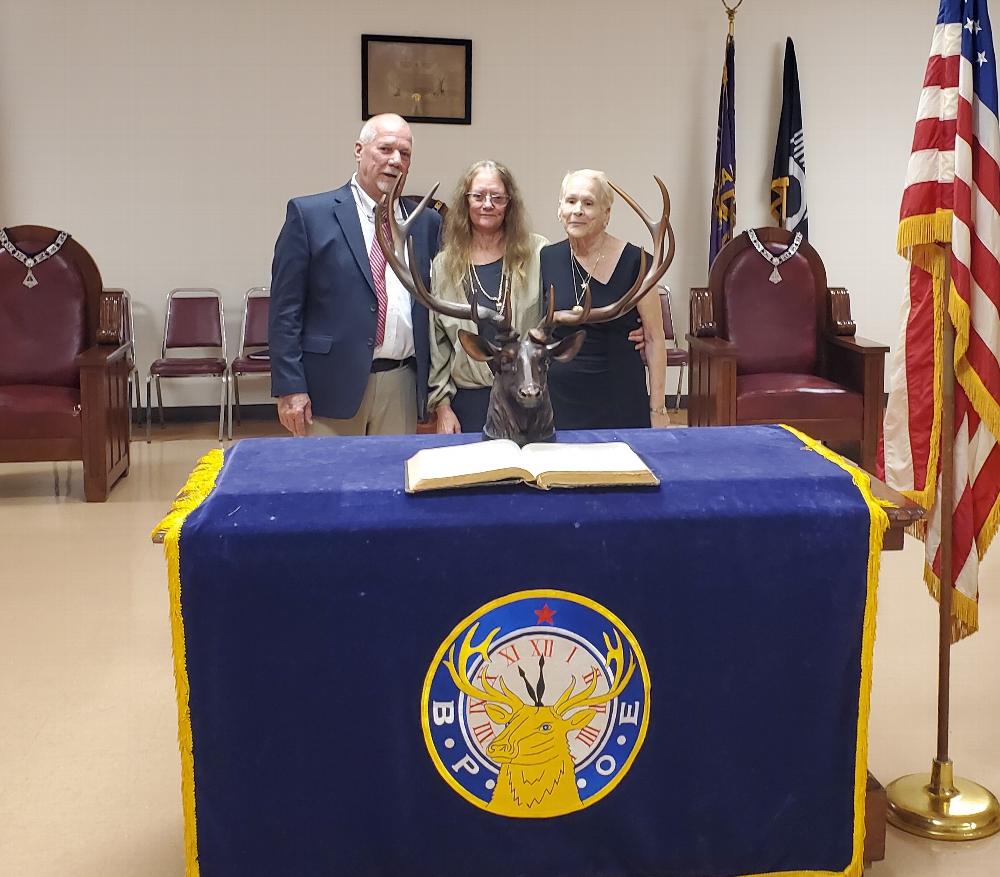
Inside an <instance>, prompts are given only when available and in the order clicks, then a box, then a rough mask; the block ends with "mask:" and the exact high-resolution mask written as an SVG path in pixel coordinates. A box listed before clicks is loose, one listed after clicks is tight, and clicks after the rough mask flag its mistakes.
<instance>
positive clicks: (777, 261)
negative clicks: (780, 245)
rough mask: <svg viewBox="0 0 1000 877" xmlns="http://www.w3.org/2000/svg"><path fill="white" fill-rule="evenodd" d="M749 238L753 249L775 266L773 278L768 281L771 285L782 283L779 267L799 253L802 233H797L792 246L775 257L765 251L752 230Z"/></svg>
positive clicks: (749, 232)
mask: <svg viewBox="0 0 1000 877" xmlns="http://www.w3.org/2000/svg"><path fill="white" fill-rule="evenodd" d="M747 237H749V238H750V243H751V244H753V248H754V249H755V250H756V251H757V252H758V253H760V254H761V255H762V256H763V257H764V258H765V259H767V261H768V262H770V263H771V264H772V265H773V266H774V270H773V271H772V272H771V276H770V277H768V278H767V279H768V280H770V281H771V283H781V274H779V273H778V266H779V265H781V264H783V263H784V262H787V261H788V260H789V259H791V258H792V256H794V255H795V254H796V253H797V252H798V251H799V244H801V243H802V232H800V231H797V232H795V237H794V238H793V239H792V245H791V246H790V247H789V248H788V249H787V250H785V252H783V253H782V254H781V255H780V256H775V255H774V254H773V253H770V252H768V251H767V250H765V249H764V245H763V244H762V243H761V242H760V241H759V240H757V234H756V233H755V232H754V230H753V229H752V228H750V229H747Z"/></svg>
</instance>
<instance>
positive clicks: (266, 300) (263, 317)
mask: <svg viewBox="0 0 1000 877" xmlns="http://www.w3.org/2000/svg"><path fill="white" fill-rule="evenodd" d="M270 304H271V288H270V287H269V286H254V287H251V288H250V289H248V290H247V293H246V295H245V296H244V297H243V322H242V323H241V325H240V347H239V351H238V352H237V354H236V358H235V359H234V360H233V361H232V362H231V363H230V364H229V374H230V376H231V377H232V379H233V394H232V396H231V397H230V399H229V438H230V439H231V438H232V437H233V404H234V401H235V405H236V422H237V423H241V418H240V380H239V379H240V377H242V376H243V375H269V374H271V357H270V355H269V354H268V350H267V316H268V310H269V309H270Z"/></svg>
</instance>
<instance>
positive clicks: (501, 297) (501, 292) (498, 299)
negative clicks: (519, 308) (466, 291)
mask: <svg viewBox="0 0 1000 877" xmlns="http://www.w3.org/2000/svg"><path fill="white" fill-rule="evenodd" d="M469 286H470V287H471V289H472V292H473V293H474V294H475V297H476V298H478V297H479V296H482V297H483V298H485V299H486V300H487V301H489V302H492V303H493V304H494V305H495V306H496V308H495V309H496V312H497V313H498V314H500V315H501V316H502V315H503V312H504V308H505V307H506V306H507V302H508V300H509V299H510V274H508V273H507V259H506V257H504V260H503V262H502V263H501V265H500V285H499V287H498V288H497V294H496V295H490V294H489V292H488V291H487V289H486V287H485V286H483V282H482V280H480V279H479V272H478V271H476V266H475V265H473V264H472V262H469Z"/></svg>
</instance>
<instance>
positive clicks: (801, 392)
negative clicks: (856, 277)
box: [687, 228, 889, 472]
mask: <svg viewBox="0 0 1000 877" xmlns="http://www.w3.org/2000/svg"><path fill="white" fill-rule="evenodd" d="M755 231H756V235H757V238H758V240H759V241H760V243H761V244H762V245H763V246H764V247H765V248H766V249H767V251H768V252H770V253H771V254H772V255H774V256H781V255H782V254H783V253H785V252H786V251H787V250H788V249H789V247H790V246H791V244H792V241H793V236H792V234H791V232H788V231H786V230H784V229H780V228H759V229H756V230H755ZM773 269H774V266H773V265H772V264H771V263H770V262H768V261H767V260H766V259H765V258H764V257H763V256H762V255H761V254H760V253H759V252H757V250H756V249H755V248H754V247H753V245H752V243H751V241H750V239H749V236H748V234H747V233H746V232H744V233H743V234H741V235H740V236H739V237H737V238H734V239H733V240H732V241H730V242H729V243H728V244H727V245H726V246H725V247H723V249H722V251H721V252H720V253H719V255H718V257H717V258H716V260H715V263H714V264H713V265H712V269H711V272H710V273H709V280H708V287H707V288H698V289H692V290H691V332H690V334H689V335H688V336H687V338H688V342H689V349H690V356H691V375H690V384H689V390H688V423H689V425H691V426H729V425H732V424H751V423H786V424H788V425H789V426H793V427H795V428H796V429H799V430H801V431H802V432H804V433H806V434H807V435H810V436H812V437H813V438H816V439H819V440H820V441H823V442H827V443H829V444H831V445H834V446H835V447H837V449H838V450H843V451H844V452H845V453H846V454H847V455H848V456H851V457H852V458H853V459H855V460H856V461H857V462H858V463H859V464H860V465H861V466H862V468H864V469H867V470H868V471H869V472H873V471H874V469H875V451H876V443H877V439H878V428H879V422H880V419H881V412H882V388H883V369H884V361H885V354H886V352H887V351H888V349H889V348H888V347H886V346H884V345H882V344H877V343H875V342H873V341H868V340H866V339H864V338H857V337H855V326H854V322H853V321H852V319H851V306H850V298H849V296H848V294H847V290H846V289H842V288H830V287H828V286H827V281H826V268H825V267H824V266H823V261H822V259H820V257H819V254H818V253H817V252H816V250H815V249H813V247H812V246H810V245H809V243H808V242H807V241H805V240H803V241H802V243H801V246H800V247H799V249H798V252H797V253H795V254H794V255H793V256H792V257H790V258H789V259H788V260H787V261H785V262H783V263H782V264H781V265H780V266H779V267H778V270H779V273H780V276H781V281H780V282H772V281H771V279H770V278H771V275H772V271H773Z"/></svg>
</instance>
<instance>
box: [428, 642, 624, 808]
mask: <svg viewBox="0 0 1000 877" xmlns="http://www.w3.org/2000/svg"><path fill="white" fill-rule="evenodd" d="M478 627H479V624H478V623H476V624H474V625H472V627H470V628H469V630H468V632H467V633H466V634H465V638H464V640H463V642H462V646H461V649H460V650H459V653H458V661H457V662H456V661H455V647H454V645H453V646H452V647H451V649H450V650H449V651H448V658H447V660H445V661H443V662H442V663H443V664H444V666H445V667H447V668H448V672H449V673H450V674H451V678H452V681H453V682H454V683H455V685H456V687H457V688H458V689H459V691H461V692H462V693H463V694H465V695H466V696H468V697H471V698H474V699H475V700H476V701H483V702H484V703H485V709H486V714H487V715H488V716H489V717H490V719H491V720H492V721H493V722H494V723H495V724H497V725H503V726H504V729H503V731H502V732H501V733H500V734H499V735H498V736H497V737H496V739H495V740H493V741H492V742H491V743H490V744H489V745H488V746H487V747H486V755H487V756H488V757H489V758H490V759H492V760H493V761H495V762H496V763H497V764H499V765H500V772H499V776H498V777H497V784H496V787H495V788H494V790H493V796H492V798H491V799H490V803H489V806H488V808H487V809H489V810H490V811H491V812H493V813H499V814H502V815H505V816H535V817H547V816H561V815H563V814H565V813H571V812H573V811H574V810H578V809H580V793H579V791H578V789H577V785H576V774H575V768H574V766H573V758H572V756H571V755H570V750H569V740H568V739H567V738H568V735H569V733H570V732H571V731H573V730H575V729H579V728H583V727H586V726H587V725H588V724H589V722H590V721H591V720H592V719H593V718H594V716H595V710H593V709H591V707H595V706H599V705H600V704H604V703H608V702H610V701H612V700H614V699H615V698H616V697H618V695H619V694H621V693H622V691H624V689H625V686H626V685H628V683H629V680H630V679H631V678H632V673H633V672H634V671H635V657H634V656H633V655H631V654H630V655H629V659H628V666H627V668H626V666H625V661H624V658H625V654H624V649H623V647H622V643H621V637H620V636H619V634H618V631H614V636H615V644H614V646H612V645H611V640H610V638H609V637H608V635H607V633H605V634H604V645H605V646H606V647H607V659H606V660H607V666H608V667H609V668H610V667H611V666H612V664H613V665H614V667H615V670H614V678H613V679H612V680H611V685H610V687H609V689H608V691H607V692H605V693H603V694H599V695H595V694H594V690H595V689H596V688H597V683H598V682H599V681H600V680H601V679H602V678H603V675H602V674H601V673H600V672H599V671H598V670H597V668H596V667H595V668H594V672H593V673H592V674H588V675H590V676H591V680H590V682H589V683H588V684H587V685H585V686H584V687H583V688H582V689H581V690H580V691H576V687H577V680H576V677H575V676H574V677H573V678H572V679H571V680H570V683H569V685H568V686H567V687H566V689H565V690H564V691H563V692H562V694H561V695H560V696H559V698H558V699H557V700H556V702H555V703H554V704H552V705H551V706H545V704H544V703H543V701H542V698H543V696H544V694H545V658H544V657H540V658H539V659H538V680H537V682H536V683H535V684H534V685H532V684H531V682H529V681H528V677H527V675H526V674H525V672H524V670H523V669H522V668H521V667H520V666H519V667H518V668H517V670H518V673H519V674H520V676H521V678H522V679H523V680H524V684H525V688H526V689H527V692H528V696H529V697H530V699H531V700H530V702H529V701H526V700H523V699H522V698H521V697H519V696H518V695H517V694H515V693H514V692H512V691H511V690H510V689H509V688H508V687H507V684H506V683H505V682H504V680H503V678H502V677H501V678H499V679H497V684H496V685H495V686H494V685H493V684H491V683H490V681H489V680H488V679H487V677H486V668H487V666H488V664H489V661H490V655H489V652H490V645H491V644H492V642H493V639H494V637H495V636H496V635H497V634H498V633H499V632H500V628H499V627H497V628H494V629H493V630H491V631H490V633H489V634H488V635H487V636H486V639H484V640H483V641H482V642H481V643H480V644H479V645H478V646H473V645H472V640H473V637H474V636H475V634H476V630H477V629H478ZM474 655H480V656H481V657H482V658H483V662H484V663H483V665H482V668H483V669H482V672H481V673H480V674H479V678H478V680H477V681H478V683H479V684H478V686H477V685H476V683H475V682H474V681H473V680H472V679H470V678H469V675H468V664H469V660H470V659H471V658H472V657H473V656H474Z"/></svg>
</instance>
